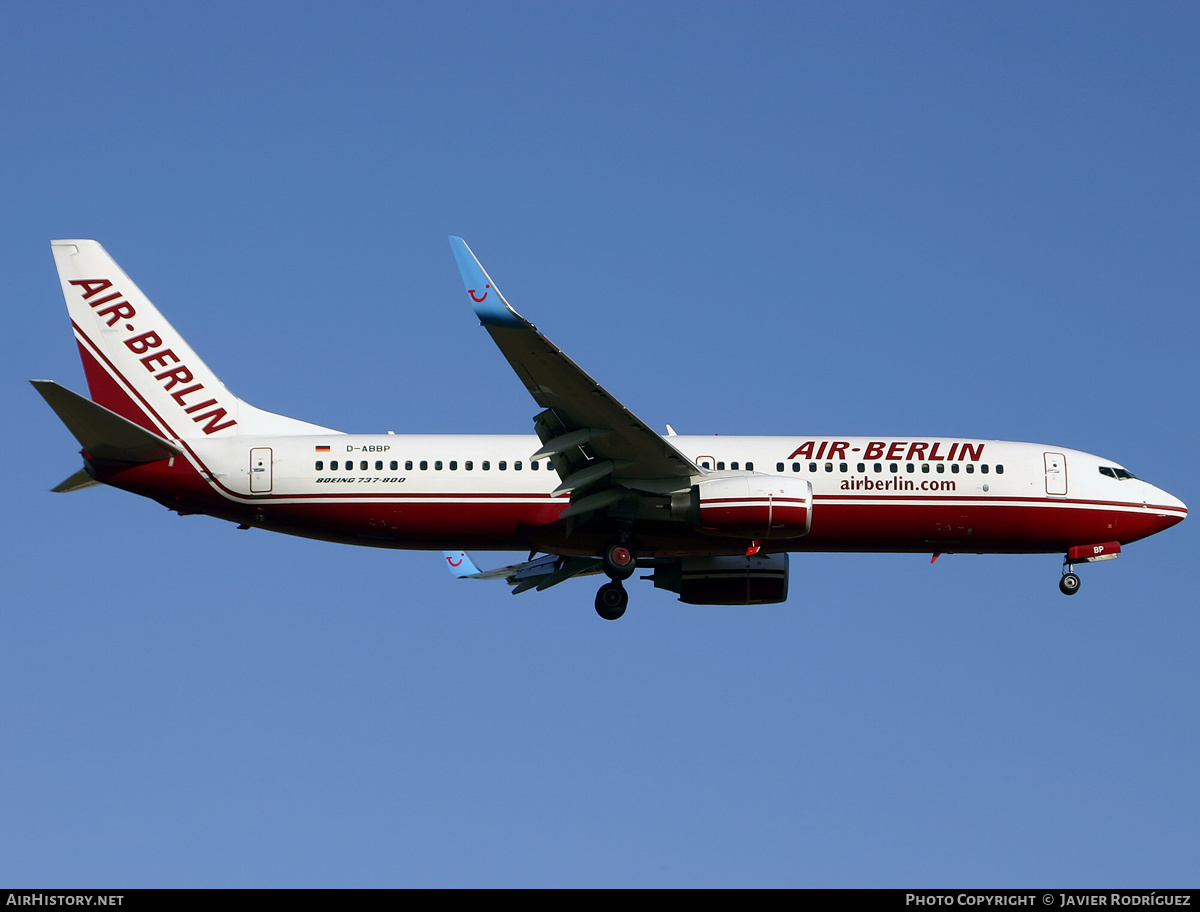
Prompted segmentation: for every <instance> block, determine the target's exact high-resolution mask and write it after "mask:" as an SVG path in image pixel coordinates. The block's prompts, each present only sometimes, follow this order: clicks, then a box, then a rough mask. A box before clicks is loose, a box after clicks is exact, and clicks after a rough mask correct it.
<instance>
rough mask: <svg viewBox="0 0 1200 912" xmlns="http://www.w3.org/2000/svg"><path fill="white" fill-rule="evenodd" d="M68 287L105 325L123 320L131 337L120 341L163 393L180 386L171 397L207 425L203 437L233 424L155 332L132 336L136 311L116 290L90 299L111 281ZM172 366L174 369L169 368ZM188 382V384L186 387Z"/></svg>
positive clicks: (77, 281)
mask: <svg viewBox="0 0 1200 912" xmlns="http://www.w3.org/2000/svg"><path fill="white" fill-rule="evenodd" d="M71 284H72V285H75V286H77V287H78V288H79V289H80V291H81V292H82V293H83V300H85V301H87V303H88V306H89V307H91V308H92V310H93V311H94V312H95V314H96V317H97V318H101V319H103V320H104V322H105V324H106V325H107V326H109V327H112V326H116V324H117V323H119V322H120V321H122V320H124V321H126V322H125V325H124V329H125V331H126V332H127V333H130V334H131V335H129V336H128V337H127V338H126V339H124V340H123V341H124V343H125V347H126V348H127V349H129V350H130V351H131V352H133V353H134V354H135V355H141V356H142V357H140V358H138V360H139V361H141V362H142V364H143V366H145V368H146V370H148V371H150V372H151V373H152V374H154V379H155V380H158V381H159V382H160V383H162V385H163V389H164V390H166V391H168V392H170V391H171V390H173V389H174V388H175V387H176V386H179V385H182V386H183V389H179V390H175V391H174V392H171V398H172V399H174V400H175V402H176V404H177V405H179V407H180V408H182V409H183V411H184V414H186V415H188V416H189V417H190V418H191V419H192V421H194V422H196V424H201V423H202V422H207V423H206V424H204V426H203V428H201V430H203V431H204V433H205V434H213V433H215V432H217V431H221V430H224V429H225V428H227V427H233V426H234V425H235V424H237V421H236V419H232V418H231V419H230V420H228V421H222V420H221V419H222V418H226V417H228V414H229V413H228V412H227V411H226V410H225V409H223V408H221V406H220V405H219V404H218V403H217V400H216V399H212V398H208V399H206V398H205V396H206V395H208V394H206V393H203V392H201V390H203V389H204V384H203V383H192V381H193V380H195V377H193V376H192V372H191V371H190V370H189V369H188V368H187V366H186V365H184V364H182V363H181V362H180V360H179V358H178V357H177V356H176V354H175V352H173V351H171V349H169V348H163V347H162V344H163V340H162V339H161V338H160V337H159V335H158V334H157V333H155V332H153V331H150V332H143V333H137V334H136V335H133V333H135V332H136V330H135V329H134V325H133V323H131V322H129V321H131V320H132V319H133V318H134V317H136V316H137V311H136V310H135V309H134V307H133V305H132V304H130V303H129V302H128V301H126V300H125V296H124V295H123V294H122V293H121V292H120V291H116V290H113V291H111V293H109V294H106V295H105V296H104V297H101V298H96V300H94V301H93V300H92V298H95V297H96V295H98V294H100V292H102V291H109V289H112V288H113V283H112V282H111V281H109V280H108V279H72V280H71ZM172 364H174V365H178V366H176V367H171V366H170V365H172ZM163 368H166V370H163ZM156 371H161V373H155V372H156ZM189 383H191V384H192V385H191V386H188V384H189ZM189 397H190V398H189ZM213 406H215V408H213ZM205 409H209V411H204V410H205ZM197 413H199V414H197Z"/></svg>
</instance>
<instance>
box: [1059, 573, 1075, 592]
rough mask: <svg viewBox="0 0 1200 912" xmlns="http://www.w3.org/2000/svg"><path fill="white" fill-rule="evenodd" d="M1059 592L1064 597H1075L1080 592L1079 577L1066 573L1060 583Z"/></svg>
mask: <svg viewBox="0 0 1200 912" xmlns="http://www.w3.org/2000/svg"><path fill="white" fill-rule="evenodd" d="M1058 591H1059V592H1061V593H1062V594H1063V595H1074V594H1075V593H1076V592H1078V591H1079V577H1078V576H1076V575H1075V574H1074V573H1064V574H1063V575H1062V579H1060V580H1059V581H1058Z"/></svg>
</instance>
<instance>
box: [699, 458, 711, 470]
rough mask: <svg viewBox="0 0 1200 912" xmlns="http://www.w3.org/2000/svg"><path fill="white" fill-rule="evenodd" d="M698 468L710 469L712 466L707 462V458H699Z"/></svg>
mask: <svg viewBox="0 0 1200 912" xmlns="http://www.w3.org/2000/svg"><path fill="white" fill-rule="evenodd" d="M700 468H702V469H711V468H712V466H711V465H710V464H709V462H708V460H707V459H701V460H700Z"/></svg>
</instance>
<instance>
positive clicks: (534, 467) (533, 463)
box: [529, 459, 538, 472]
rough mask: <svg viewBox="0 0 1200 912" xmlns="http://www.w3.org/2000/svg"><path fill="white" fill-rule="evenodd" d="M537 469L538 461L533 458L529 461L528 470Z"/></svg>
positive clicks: (534, 470)
mask: <svg viewBox="0 0 1200 912" xmlns="http://www.w3.org/2000/svg"><path fill="white" fill-rule="evenodd" d="M537 470H538V462H537V460H536V459H535V460H533V462H531V463H529V471H531V472H536V471H537Z"/></svg>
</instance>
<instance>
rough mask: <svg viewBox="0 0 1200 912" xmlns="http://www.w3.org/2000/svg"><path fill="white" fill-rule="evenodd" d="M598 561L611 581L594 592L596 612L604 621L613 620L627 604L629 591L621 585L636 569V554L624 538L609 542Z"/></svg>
mask: <svg viewBox="0 0 1200 912" xmlns="http://www.w3.org/2000/svg"><path fill="white" fill-rule="evenodd" d="M600 563H601V565H602V566H603V568H604V572H605V574H606V575H607V576H608V578H609V580H610V581H611V582H607V583H605V584H604V585H603V586H601V587H600V590H599V591H598V592H597V593H596V614H598V615H600V617H602V618H604V620H606V621H615V620H616V619H617V618H619V617H620V616H621V615H623V614H624V613H625V609H626V607H628V605H629V593H628V592H626V591H625V587H624V586H622V585H621V583H622V582H623V581H624V580H627V579H629V577H631V576H633V571H634V570H636V569H637V554H636V553H635V552H634V550H633V548H632V547H630V545H629V542H628V541H627V540H626V539H625V538H621V539H618V540H617V541H614V542H611V543H610V544H609V545H608V546H607V547H605V549H604V553H603V554H601V556H600Z"/></svg>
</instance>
